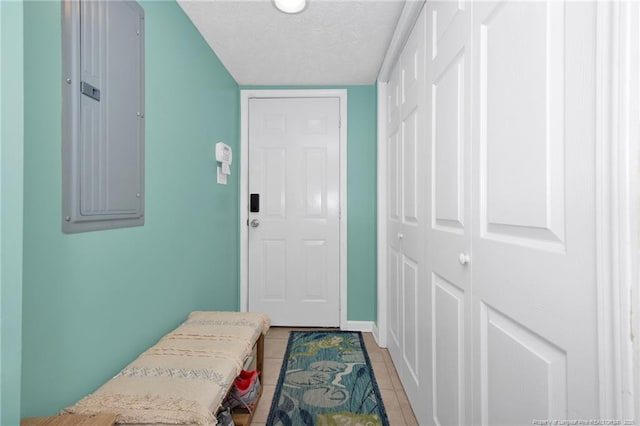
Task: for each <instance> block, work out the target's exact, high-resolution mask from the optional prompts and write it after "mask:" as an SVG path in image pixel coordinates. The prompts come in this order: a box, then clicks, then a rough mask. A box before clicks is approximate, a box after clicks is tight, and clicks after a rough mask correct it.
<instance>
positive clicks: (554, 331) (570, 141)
mask: <svg viewBox="0 0 640 426" xmlns="http://www.w3.org/2000/svg"><path fill="white" fill-rule="evenodd" d="M596 22H597V20H596V5H595V4H594V3H573V2H567V3H563V2H555V1H549V2H505V3H478V4H477V5H474V21H473V36H474V37H475V39H476V40H477V46H478V48H477V51H476V56H475V64H476V67H477V68H476V69H477V72H476V73H475V74H474V78H475V82H476V83H477V84H474V87H476V88H477V92H476V93H475V95H474V117H476V119H477V121H476V122H475V123H474V124H475V125H474V146H475V147H476V148H477V149H475V150H474V153H475V157H474V173H475V174H474V197H473V198H474V200H475V202H476V204H474V221H473V228H474V234H473V235H474V238H473V243H472V244H473V246H472V247H473V256H472V265H473V298H472V305H473V307H472V309H473V313H472V315H473V319H472V322H471V323H472V324H473V330H472V333H473V336H474V345H473V348H474V353H473V356H472V359H473V360H474V376H475V380H474V383H476V384H477V387H476V389H475V390H474V393H475V395H476V397H475V398H474V401H476V402H477V407H476V411H475V418H474V422H473V423H476V424H485V425H489V424H525V423H526V424H530V423H531V422H532V421H533V420H534V419H580V418H582V419H585V418H598V416H599V415H598V413H599V411H598V395H599V391H598V386H597V383H598V357H597V355H598V349H597V345H598V338H597V333H596V331H597V326H596V324H597V294H596V285H595V270H594V266H593V265H595V241H594V233H593V232H589V231H588V230H593V229H596V225H595V217H594V211H595V209H594V205H595V199H594V197H595V186H594V176H595V130H594V126H593V125H592V124H591V123H594V120H595V107H596V106H595V93H596V90H595V88H596V86H595V69H596V67H595V46H596V43H595V39H594V35H595V34H596V28H595V25H596Z"/></svg>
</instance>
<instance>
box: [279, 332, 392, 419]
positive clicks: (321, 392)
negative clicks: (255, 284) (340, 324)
mask: <svg viewBox="0 0 640 426" xmlns="http://www.w3.org/2000/svg"><path fill="white" fill-rule="evenodd" d="M267 425H274V426H275V425H284V426H289V425H295V426H298V425H305V426H306V425H308V426H311V425H354V426H355V425H363V426H364V425H367V426H369V425H384V426H388V425H389V421H388V419H387V413H386V412H385V409H384V405H383V404H382V397H381V396H380V390H379V389H378V385H377V384H376V379H375V376H374V374H373V369H372V368H371V362H370V361H369V355H367V350H366V348H365V345H364V341H363V340H362V334H361V333H360V332H349V331H292V332H291V333H290V335H289V342H288V343H287V350H286V352H285V355H284V360H283V362H282V369H281V370H280V378H279V379H278V385H277V386H276V391H275V394H274V396H273V402H272V404H271V411H270V412H269V418H268V419H267Z"/></svg>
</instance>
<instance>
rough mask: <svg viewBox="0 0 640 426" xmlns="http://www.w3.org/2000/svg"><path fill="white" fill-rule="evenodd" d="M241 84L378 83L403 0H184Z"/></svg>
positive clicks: (195, 20)
mask: <svg viewBox="0 0 640 426" xmlns="http://www.w3.org/2000/svg"><path fill="white" fill-rule="evenodd" d="M178 3H179V4H180V6H181V7H182V9H183V10H184V11H185V13H186V14H187V15H188V16H189V18H190V19H191V21H193V23H194V24H195V26H196V28H197V29H198V30H199V31H200V33H201V34H202V35H203V37H204V39H205V40H206V41H207V43H209V45H210V46H211V48H212V49H213V50H214V52H216V54H217V55H218V58H220V60H221V61H222V63H223V64H224V65H225V67H226V68H227V70H229V72H230V73H231V75H232V76H233V78H234V79H235V80H236V81H237V82H238V84H240V85H352V84H353V85H357V84H372V83H374V82H375V80H376V77H377V75H378V70H379V69H380V65H381V64H382V60H383V58H384V55H385V52H386V50H387V46H388V45H389V42H390V40H391V37H392V36H393V32H394V29H395V27H396V23H397V21H398V17H399V16H400V13H401V12H402V8H403V5H404V0H383V1H380V0H358V1H356V0H340V1H335V0H334V1H331V0H309V4H308V5H307V8H306V9H305V10H304V11H303V12H302V13H300V14H296V15H287V14H284V13H282V12H279V11H278V10H276V9H275V7H274V6H273V4H272V2H271V1H270V0H178Z"/></svg>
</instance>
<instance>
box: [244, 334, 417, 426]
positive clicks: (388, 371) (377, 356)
mask: <svg viewBox="0 0 640 426" xmlns="http://www.w3.org/2000/svg"><path fill="white" fill-rule="evenodd" d="M291 330H299V329H296V328H287V327H271V328H270V329H269V332H268V333H267V336H266V338H265V343H264V371H263V375H262V382H263V391H262V398H261V399H260V402H259V403H258V407H257V408H256V412H255V415H254V416H253V421H252V422H251V424H252V425H254V426H262V425H264V424H265V422H266V421H267V417H268V416H269V409H270V408H271V401H272V399H273V393H274V392H275V389H276V383H277V382H278V376H279V374H280V367H281V366H282V359H283V357H284V352H285V350H286V348H287V339H288V338H289V331H291ZM303 330H309V329H303ZM362 334H363V337H364V342H365V346H366V348H367V353H368V354H369V359H370V360H371V364H372V366H373V371H374V373H375V375H376V381H377V382H378V388H380V393H381V394H382V401H383V402H384V407H385V409H386V410H387V416H388V417H389V424H390V425H392V426H405V425H406V426H413V425H417V424H418V422H417V420H416V418H415V416H414V414H413V411H412V410H411V406H410V405H409V400H407V395H406V394H405V393H404V389H403V388H402V384H401V383H400V379H399V378H398V373H397V372H396V369H395V367H394V366H393V362H392V361H391V356H390V355H389V351H387V350H386V349H382V348H380V347H378V345H377V344H376V342H375V340H374V339H373V336H372V335H371V333H362Z"/></svg>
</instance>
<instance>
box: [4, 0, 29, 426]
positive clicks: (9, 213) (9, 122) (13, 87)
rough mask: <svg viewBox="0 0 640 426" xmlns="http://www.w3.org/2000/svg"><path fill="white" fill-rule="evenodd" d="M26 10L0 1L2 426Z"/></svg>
mask: <svg viewBox="0 0 640 426" xmlns="http://www.w3.org/2000/svg"><path fill="white" fill-rule="evenodd" d="M22 16H23V4H22V1H9V2H7V1H0V136H1V138H0V139H1V144H0V185H1V186H0V210H1V212H0V217H1V220H0V425H3V426H5V425H6V426H13V425H18V424H19V423H20V363H21V347H22V343H21V341H22V336H21V330H22V327H21V315H22V314H21V310H22V223H23V215H22V214H23V207H22V202H23V198H22V197H23V170H24V168H23V164H24V163H23V148H24V125H23V117H24V108H23V97H24V95H23V60H22V58H23V45H22V40H23V35H22V34H23V19H22Z"/></svg>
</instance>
